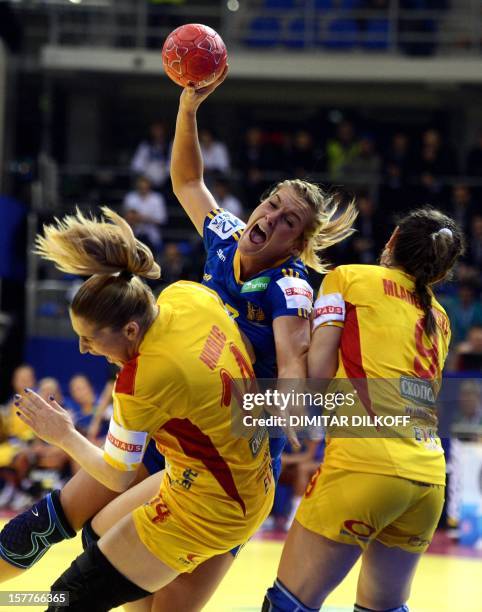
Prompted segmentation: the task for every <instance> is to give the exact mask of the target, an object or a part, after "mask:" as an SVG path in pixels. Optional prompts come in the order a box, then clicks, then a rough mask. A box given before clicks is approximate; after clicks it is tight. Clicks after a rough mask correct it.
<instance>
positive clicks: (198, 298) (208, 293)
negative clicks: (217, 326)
mask: <svg viewBox="0 0 482 612" xmlns="http://www.w3.org/2000/svg"><path fill="white" fill-rule="evenodd" d="M157 304H158V305H159V306H160V307H161V308H162V306H163V305H166V304H169V305H171V307H172V313H173V316H176V317H177V316H181V314H182V315H183V316H184V315H185V314H186V311H192V312H195V311H198V309H199V308H200V307H201V308H203V307H207V308H216V306H219V307H220V308H223V303H222V301H221V299H220V297H219V296H218V294H217V293H216V292H215V291H213V290H212V289H210V288H209V287H206V285H201V284H200V283H196V282H194V281H177V282H176V283H172V285H169V286H168V287H166V288H165V289H164V291H163V292H162V293H161V294H160V296H159V298H158V300H157Z"/></svg>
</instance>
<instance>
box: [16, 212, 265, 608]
mask: <svg viewBox="0 0 482 612" xmlns="http://www.w3.org/2000/svg"><path fill="white" fill-rule="evenodd" d="M103 212H104V215H105V216H106V218H107V219H108V220H109V221H110V223H109V222H107V221H96V220H94V219H88V218H86V217H84V216H83V215H82V214H81V213H80V212H77V214H76V215H75V216H68V217H66V218H65V219H64V220H63V221H57V223H56V224H55V225H50V226H47V227H45V234H44V236H43V237H39V238H38V241H37V252H38V253H40V254H41V255H42V256H43V257H44V258H46V259H49V260H51V261H54V262H55V263H56V265H57V267H58V268H60V269H61V270H63V271H66V272H69V273H74V274H83V275H90V278H89V279H88V280H87V281H85V282H84V283H83V285H82V286H81V287H80V289H79V290H78V292H77V293H76V295H75V297H74V299H73V301H72V305H71V308H70V314H71V320H72V325H73V328H74V330H75V332H76V333H77V334H78V336H79V341H80V349H81V351H82V352H87V351H88V352H89V353H91V354H93V355H99V356H104V357H106V358H107V359H108V360H109V361H111V362H113V363H116V364H117V365H118V366H119V367H121V371H120V373H119V375H118V377H117V380H116V383H115V389H114V393H113V399H114V415H113V418H112V420H111V424H110V427H109V432H108V435H107V438H106V443H105V447H104V449H103V450H102V449H99V448H98V447H97V446H95V445H94V444H92V443H91V442H89V441H88V440H87V439H86V438H84V437H83V436H82V435H81V434H80V433H79V432H77V431H76V430H75V428H74V425H73V422H72V420H71V418H70V416H69V414H68V412H67V411H65V410H64V409H62V408H61V407H60V406H59V405H58V404H57V403H56V402H55V400H54V399H53V398H50V401H45V400H43V399H42V398H41V397H40V396H39V395H37V394H36V393H35V392H34V391H32V390H28V389H27V390H26V393H25V396H24V397H20V396H16V405H17V406H18V411H19V412H18V414H19V416H20V418H21V419H22V420H23V421H24V422H25V423H27V424H28V425H30V426H31V427H32V429H33V430H34V431H35V433H36V434H37V435H38V436H39V437H41V438H43V439H44V440H46V441H47V442H49V443H52V444H55V445H57V446H59V447H60V448H62V449H63V450H64V451H65V452H67V453H68V454H69V455H70V456H71V457H72V458H73V459H74V460H75V461H77V463H79V465H80V466H81V467H82V468H83V469H84V470H85V471H86V472H87V473H89V474H90V475H91V476H92V477H93V478H95V479H96V480H98V481H99V482H101V483H102V484H104V485H105V486H107V487H108V488H110V489H112V490H114V491H125V490H126V489H127V488H128V487H129V485H130V484H131V483H132V481H133V479H134V477H135V475H136V471H137V469H138V467H139V466H140V464H141V462H142V457H143V453H144V451H145V448H146V445H147V442H148V441H149V439H150V438H151V437H152V438H154V439H155V442H156V445H157V446H158V448H159V450H160V451H161V452H162V454H163V455H164V456H165V458H166V470H165V473H164V478H163V480H162V483H161V485H160V488H159V490H158V492H157V494H156V495H155V496H154V497H153V498H152V499H151V500H150V501H149V502H147V501H146V503H144V505H140V506H139V507H138V508H136V509H135V510H134V511H133V512H132V513H131V514H128V515H126V516H124V517H123V518H122V519H121V520H120V521H119V522H118V523H117V524H116V525H115V526H114V527H113V528H112V529H110V530H109V531H108V532H107V533H106V534H105V535H104V536H103V537H102V538H101V539H100V540H99V542H98V544H97V543H93V544H91V545H90V546H89V547H88V548H87V550H86V551H85V552H84V553H83V554H82V555H81V556H80V557H78V558H77V559H76V560H75V561H74V562H73V563H72V565H71V567H70V568H69V569H68V570H67V571H66V572H64V574H63V575H62V576H61V577H60V578H59V579H58V580H57V581H56V582H55V583H54V584H53V586H52V589H53V591H68V592H69V594H70V602H69V610H72V611H78V612H85V611H86V610H92V611H99V612H100V611H101V610H108V609H111V608H113V607H116V606H118V605H120V604H123V603H125V602H128V601H134V600H137V599H139V598H142V597H144V596H146V597H147V596H149V595H150V594H152V593H154V592H155V591H157V590H158V589H160V588H162V587H163V586H165V585H167V584H169V583H170V582H171V581H173V580H174V579H175V578H176V577H177V576H178V575H180V574H182V573H188V572H191V571H192V570H194V569H195V568H196V567H197V566H198V565H200V564H201V563H203V562H204V561H206V560H208V559H210V558H212V557H213V556H216V555H220V554H223V553H225V552H228V551H229V550H231V549H232V548H233V547H236V546H239V545H241V544H243V543H244V542H246V541H247V540H248V539H249V538H250V537H251V536H252V535H253V533H254V532H255V531H256V529H257V528H258V527H259V525H260V524H261V523H262V522H263V520H264V519H265V518H266V516H267V514H268V513H269V511H270V509H271V506H272V501H273V494H274V482H273V477H272V469H271V460H270V454H269V446H268V436H267V432H266V431H265V430H260V431H258V432H253V434H252V437H251V438H248V437H243V436H242V435H238V436H236V435H235V434H234V433H233V429H232V419H233V415H234V416H235V414H236V412H235V405H234V398H235V397H239V394H240V393H241V392H242V391H243V390H244V386H246V388H249V386H250V384H251V382H252V381H253V380H254V372H253V370H252V366H251V363H250V360H249V356H248V353H247V351H246V348H245V346H244V343H243V340H242V338H241V335H240V332H239V329H238V327H237V325H236V324H235V323H234V321H233V320H232V319H231V318H230V316H229V314H228V312H227V311H226V309H225V307H224V305H223V303H222V302H221V300H220V299H219V297H218V296H217V294H216V293H215V292H213V291H212V290H210V289H208V288H206V287H203V286H202V285H199V284H197V283H190V282H183V281H180V282H178V283H175V284H174V285H171V286H170V287H169V288H168V289H166V290H165V291H164V292H163V293H162V294H161V296H160V297H159V299H158V300H157V303H156V301H155V298H154V296H153V294H152V292H151V290H150V289H149V288H148V287H147V285H146V284H144V283H143V282H142V280H141V278H140V277H141V276H144V277H147V278H157V277H158V276H159V274H160V270H159V266H158V265H157V264H156V263H155V262H154V260H153V256H152V253H151V252H150V251H149V250H148V249H147V247H145V245H143V244H142V243H140V242H139V241H137V240H136V239H135V237H134V235H133V233H132V230H131V228H130V227H129V225H128V224H127V223H126V222H125V221H124V220H123V219H122V218H121V217H119V216H118V215H116V214H115V213H113V212H112V211H110V210H109V209H107V208H104V209H103ZM234 379H238V381H239V380H241V381H244V382H243V383H242V385H243V388H241V389H239V388H238V387H237V384H238V385H241V383H239V382H238V383H235V382H234ZM56 609H57V607H56V606H55V604H51V606H50V607H49V610H56Z"/></svg>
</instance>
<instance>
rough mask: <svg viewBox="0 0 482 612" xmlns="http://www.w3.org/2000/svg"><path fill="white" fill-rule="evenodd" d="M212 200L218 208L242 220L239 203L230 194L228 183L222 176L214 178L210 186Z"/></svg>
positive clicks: (241, 210)
mask: <svg viewBox="0 0 482 612" xmlns="http://www.w3.org/2000/svg"><path fill="white" fill-rule="evenodd" d="M212 192H213V195H214V199H215V200H216V202H217V204H218V205H219V207H220V208H224V210H227V211H229V212H230V213H232V214H233V215H236V217H239V218H240V219H244V211H243V207H242V205H241V202H240V201H239V200H238V198H237V197H236V196H235V195H233V193H232V192H231V189H230V186H229V181H228V180H227V179H226V178H225V177H223V176H216V178H215V179H214V181H213V185H212Z"/></svg>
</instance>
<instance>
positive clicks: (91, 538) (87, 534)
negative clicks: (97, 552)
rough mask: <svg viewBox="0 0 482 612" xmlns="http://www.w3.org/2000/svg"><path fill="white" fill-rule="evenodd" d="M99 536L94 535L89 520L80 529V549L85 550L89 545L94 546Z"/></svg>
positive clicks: (90, 520)
mask: <svg viewBox="0 0 482 612" xmlns="http://www.w3.org/2000/svg"><path fill="white" fill-rule="evenodd" d="M99 539H100V536H99V535H97V533H95V531H94V528H93V527H92V519H89V520H88V521H87V522H86V523H85V524H84V526H83V527H82V548H83V549H84V550H86V549H87V548H88V547H89V546H90V545H91V544H95V543H96V542H98V541H99Z"/></svg>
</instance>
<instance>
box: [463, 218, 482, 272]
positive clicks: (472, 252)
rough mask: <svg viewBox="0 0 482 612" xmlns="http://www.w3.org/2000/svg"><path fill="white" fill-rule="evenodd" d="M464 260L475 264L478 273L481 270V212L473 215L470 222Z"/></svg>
mask: <svg viewBox="0 0 482 612" xmlns="http://www.w3.org/2000/svg"><path fill="white" fill-rule="evenodd" d="M465 260H466V261H467V262H468V263H469V264H470V265H472V266H475V267H476V268H477V269H478V270H479V273H480V270H482V214H480V213H477V214H476V215H474V216H473V217H472V219H471V222H470V234H469V236H468V239H467V252H466V256H465Z"/></svg>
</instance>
